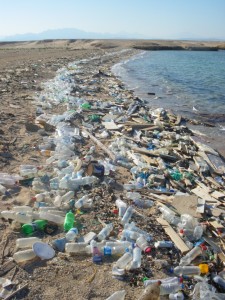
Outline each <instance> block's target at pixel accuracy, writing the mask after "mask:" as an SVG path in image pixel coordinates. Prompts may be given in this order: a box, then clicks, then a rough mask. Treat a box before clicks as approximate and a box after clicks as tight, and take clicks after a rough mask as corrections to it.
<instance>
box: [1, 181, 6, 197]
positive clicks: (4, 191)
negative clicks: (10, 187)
mask: <svg viewBox="0 0 225 300" xmlns="http://www.w3.org/2000/svg"><path fill="white" fill-rule="evenodd" d="M6 191H7V189H6V188H5V187H4V186H3V185H1V184H0V194H2V195H5V193H6Z"/></svg>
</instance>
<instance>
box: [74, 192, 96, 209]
mask: <svg viewBox="0 0 225 300" xmlns="http://www.w3.org/2000/svg"><path fill="white" fill-rule="evenodd" d="M92 202H93V201H92V199H90V198H89V196H88V195H85V196H83V197H82V198H80V199H79V200H78V201H77V202H76V203H75V207H76V208H78V209H79V208H81V207H85V208H89V207H91V206H92Z"/></svg>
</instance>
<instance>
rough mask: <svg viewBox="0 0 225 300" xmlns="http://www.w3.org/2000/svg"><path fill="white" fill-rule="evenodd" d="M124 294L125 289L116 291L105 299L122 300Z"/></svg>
mask: <svg viewBox="0 0 225 300" xmlns="http://www.w3.org/2000/svg"><path fill="white" fill-rule="evenodd" d="M125 296H126V291H125V290H122V291H117V292H115V293H113V294H112V295H111V296H110V297H108V298H107V299H106V300H124V299H125Z"/></svg>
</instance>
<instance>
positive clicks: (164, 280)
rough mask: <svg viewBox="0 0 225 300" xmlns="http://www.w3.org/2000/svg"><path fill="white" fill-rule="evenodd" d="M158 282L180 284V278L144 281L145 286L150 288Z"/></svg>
mask: <svg viewBox="0 0 225 300" xmlns="http://www.w3.org/2000/svg"><path fill="white" fill-rule="evenodd" d="M158 281H161V283H162V284H163V283H177V282H180V280H179V278H177V277H167V278H163V279H149V280H145V281H144V286H145V287H146V286H148V285H151V284H153V283H156V282H158Z"/></svg>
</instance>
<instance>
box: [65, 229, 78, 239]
mask: <svg viewBox="0 0 225 300" xmlns="http://www.w3.org/2000/svg"><path fill="white" fill-rule="evenodd" d="M77 235H78V230H77V228H76V227H73V228H71V229H70V230H69V231H68V232H67V234H66V240H67V241H69V242H72V241H74V240H75V238H76V237H77Z"/></svg>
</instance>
